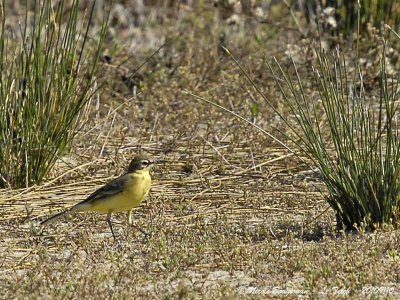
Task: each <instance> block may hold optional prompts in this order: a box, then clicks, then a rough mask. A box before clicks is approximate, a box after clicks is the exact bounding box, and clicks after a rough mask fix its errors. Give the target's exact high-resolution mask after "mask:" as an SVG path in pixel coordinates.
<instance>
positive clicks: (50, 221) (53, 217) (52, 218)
mask: <svg viewBox="0 0 400 300" xmlns="http://www.w3.org/2000/svg"><path fill="white" fill-rule="evenodd" d="M70 213H71V210H70V209H69V210H67V211H62V212H60V213H58V214H56V215H54V216H51V217H50V218H48V219H46V220H44V221H42V222H40V225H47V224H51V223H53V222H55V221H57V220H58V219H60V218H61V217H63V216H67V215H69V214H70Z"/></svg>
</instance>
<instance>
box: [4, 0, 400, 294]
mask: <svg viewBox="0 0 400 300" xmlns="http://www.w3.org/2000/svg"><path fill="white" fill-rule="evenodd" d="M125 2H129V1H125ZM284 12H285V11H284ZM153 13H154V12H153ZM192 14H194V13H193V12H191V11H190V10H189V11H188V12H187V15H186V16H179V17H176V16H175V18H176V23H174V22H173V20H174V19H173V18H170V19H167V21H168V22H167V21H165V22H166V23H165V24H166V25H165V26H163V28H160V27H159V26H153V27H154V28H153V30H154V32H155V33H154V36H158V35H161V36H162V35H167V36H171V35H173V34H171V32H172V31H173V30H176V28H182V27H184V25H183V23H184V21H183V20H186V21H185V22H188V20H190V16H193V15H192ZM210 18H211V19H210ZM210 20H213V21H212V22H213V23H211V24H210ZM191 22H193V23H194V25H196V26H188V27H187V28H188V29H187V30H186V31H185V32H184V34H183V36H181V37H179V38H177V39H176V40H175V41H174V43H173V44H172V45H169V46H167V47H165V48H164V49H163V50H162V51H161V52H160V54H158V55H157V56H156V57H155V58H154V59H153V60H151V61H150V62H149V63H148V64H147V65H146V66H145V67H144V68H143V69H141V70H140V71H139V73H138V74H136V75H135V76H134V77H133V79H132V80H129V81H128V82H127V81H126V80H125V82H124V81H123V80H121V78H122V77H124V78H125V79H126V77H127V76H129V74H131V72H133V71H134V70H135V69H136V68H137V66H138V64H139V63H140V60H141V57H145V56H146V55H148V52H147V50H146V51H143V52H138V53H137V55H136V56H135V57H133V58H132V59H131V60H129V61H128V63H126V64H124V68H117V67H116V66H118V64H119V63H120V62H122V61H124V60H125V59H126V58H127V55H129V49H128V50H126V49H127V48H125V47H124V46H126V45H121V44H117V45H116V46H114V48H112V47H111V46H110V49H109V52H110V53H111V54H110V55H111V56H112V59H113V61H112V63H111V64H109V65H103V68H104V69H105V70H106V71H107V72H106V74H107V75H105V76H106V80H107V85H106V86H105V89H104V90H103V91H102V92H101V94H100V95H99V100H98V102H97V103H95V102H94V103H93V112H92V115H91V118H90V120H89V121H88V122H87V124H86V125H85V126H84V131H83V132H81V133H80V134H79V136H78V137H77V140H76V143H75V145H74V148H73V151H72V153H71V154H70V155H68V156H66V157H63V158H62V160H61V159H60V161H59V162H58V163H57V165H56V167H55V169H54V171H53V173H52V174H51V175H50V176H49V178H48V180H47V182H46V183H44V184H43V185H41V186H34V187H31V188H29V189H22V190H2V191H0V206H1V210H0V265H1V269H0V289H1V291H2V297H1V298H4V299H9V298H33V299H36V298H41V299H42V298H55V299H59V298H87V299H102V298H117V299H128V298H133V299H149V298H154V299H160V298H161V299H192V298H194V299H200V298H207V299H213V298H224V299H227V298H228V299H236V298H243V297H245V298H255V299H265V298H284V297H286V298H297V297H302V296H301V293H305V296H303V298H326V299H336V298H345V297H346V296H347V297H349V295H350V297H351V298H352V299H364V298H365V297H371V298H392V299H395V298H399V297H400V277H399V274H400V269H399V265H400V264H399V260H400V254H399V250H398V249H400V234H399V231H398V230H394V229H392V228H383V229H380V230H377V231H376V232H374V233H368V234H367V233H362V232H361V233H360V234H357V235H348V236H337V233H336V231H335V217H334V214H333V212H332V211H331V210H330V209H328V206H327V204H326V202H325V201H324V193H323V191H324V188H323V186H321V183H320V181H319V179H318V174H314V173H312V172H309V171H308V170H307V168H306V167H305V166H304V165H303V164H302V163H301V162H300V160H299V159H297V158H295V157H294V156H292V155H289V154H288V153H287V152H285V151H284V150H283V149H281V148H278V147H277V146H276V145H275V144H274V143H273V142H272V141H270V140H266V139H265V137H263V136H262V135H261V134H260V133H258V132H255V131H254V129H252V128H250V127H249V126H247V125H244V124H242V123H240V122H238V121H237V120H236V119H234V118H233V117H231V116H228V115H224V114H223V113H222V112H221V111H219V110H217V109H215V108H213V107H209V106H208V105H206V104H205V103H196V102H193V100H192V99H190V98H188V97H187V96H185V95H184V94H183V93H182V90H191V91H194V92H196V93H201V94H202V95H204V96H207V97H210V98H212V99H217V100H218V101H219V102H220V103H222V104H224V105H225V106H227V107H229V108H231V109H234V110H235V111H238V112H241V114H242V115H244V116H245V117H249V118H250V117H251V111H250V109H249V106H250V105H251V104H253V103H254V102H257V97H256V94H255V93H253V92H252V91H251V90H250V87H249V86H248V85H247V84H246V83H245V80H244V79H243V78H240V76H238V75H237V70H236V69H235V68H234V66H233V63H232V62H231V61H230V60H229V58H227V57H225V56H224V55H223V54H220V53H218V51H217V49H218V36H219V32H220V30H226V31H227V32H229V40H228V43H229V45H228V46H230V47H231V49H232V48H233V51H236V54H238V56H239V57H240V58H241V59H242V61H243V63H244V65H246V66H248V68H249V69H251V73H252V74H253V75H254V76H255V78H257V82H259V83H262V84H263V89H265V90H266V91H268V93H267V94H268V95H271V96H273V97H276V90H275V89H274V87H273V82H272V79H271V78H270V76H269V75H268V74H267V72H266V68H265V66H264V65H263V64H262V59H263V55H262V53H261V52H262V51H266V52H268V53H273V54H276V53H281V55H282V56H284V54H283V53H284V50H285V47H286V44H285V43H286V42H287V41H288V40H293V38H294V37H297V38H298V36H296V31H295V30H294V29H295V26H294V27H290V29H291V30H287V28H281V29H279V30H280V31H279V37H278V36H276V35H275V34H276V31H277V30H278V29H277V26H275V25H274V24H263V25H259V26H264V27H257V26H252V27H251V28H252V29H251V30H250V29H249V30H250V33H249V34H248V35H247V36H246V35H244V34H243V28H240V27H232V26H227V25H225V24H226V23H225V21H223V20H219V21H216V19H215V16H214V10H213V9H211V8H209V10H206V11H204V12H203V14H202V15H201V17H198V19H193V20H191ZM117 24H121V23H117ZM174 24H175V25H176V26H175V25H174ZM114 26H115V27H116V28H117V27H118V26H117V25H115V24H114ZM149 26H150V25H149ZM174 26H175V27H174ZM244 26H250V25H244ZM288 26H290V25H288ZM245 28H247V27H245ZM292 29H293V30H292ZM257 30H258V31H257ZM148 32H151V31H148ZM256 33H258V37H259V38H260V39H261V40H263V39H264V38H266V37H268V38H271V36H272V35H273V36H274V37H273V38H272V40H270V42H269V43H268V45H266V44H265V45H264V44H263V45H264V46H265V47H264V48H262V51H261V50H260V49H261V48H260V46H256V44H257V43H255V42H254V35H253V34H256ZM124 34H125V32H124ZM126 36H129V32H128V33H126V35H124V37H126ZM301 43H303V44H304V45H306V44H307V41H305V40H303V41H302V42H301ZM245 45H247V48H246V47H245ZM156 47H157V46H156ZM131 50H132V49H131ZM136 50H137V49H136ZM212 51H214V52H212ZM210 53H211V55H210ZM249 53H251V54H249ZM135 85H136V87H137V90H135V88H133V87H134V86H135ZM276 105H277V106H279V105H280V104H279V99H278V98H277V100H276ZM257 122H258V124H259V125H260V126H263V127H264V128H269V126H280V123H279V120H278V119H276V118H275V117H274V116H273V114H272V112H271V111H268V109H267V108H266V107H264V106H263V105H262V104H261V103H260V113H259V115H258V116H257ZM138 152H145V153H148V154H151V155H153V156H154V157H155V158H159V159H162V160H165V163H164V164H159V165H157V166H156V167H155V169H154V171H153V178H154V185H153V188H152V191H151V194H150V196H149V197H148V199H147V200H146V202H145V203H144V204H143V205H141V206H140V207H139V208H138V209H136V210H135V213H134V217H135V225H136V226H139V227H140V228H142V229H143V230H145V231H146V232H147V233H149V235H148V236H145V235H143V234H142V233H141V232H139V231H138V230H136V229H134V228H129V227H128V226H127V225H126V224H125V222H126V221H125V215H124V214H115V216H114V217H113V222H114V224H115V225H114V228H115V230H116V235H117V242H114V241H113V238H112V236H111V233H110V232H109V228H108V225H107V223H106V222H105V216H104V215H100V214H95V213H87V214H83V213H82V214H77V215H75V216H72V217H70V218H68V220H64V221H61V222H58V223H56V224H52V225H50V226H48V227H46V228H39V226H38V225H37V221H38V220H41V219H42V218H44V217H46V216H48V215H50V214H51V213H54V212H56V211H59V210H60V209H62V208H64V207H68V206H70V205H72V204H74V203H76V202H78V201H79V200H81V199H83V198H85V197H86V196H87V195H88V194H90V193H91V192H92V191H93V190H95V189H96V188H98V187H99V186H101V185H102V184H104V183H105V182H106V181H108V180H109V179H111V178H113V177H115V176H117V175H119V174H120V173H121V172H122V171H123V169H124V168H125V167H126V164H127V162H128V161H129V159H130V158H131V157H132V156H133V155H134V154H136V153H138ZM370 288H381V289H380V290H372V289H370ZM363 292H364V294H363ZM285 293H289V294H285ZM290 293H292V294H290Z"/></svg>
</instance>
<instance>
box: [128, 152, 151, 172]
mask: <svg viewBox="0 0 400 300" xmlns="http://www.w3.org/2000/svg"><path fill="white" fill-rule="evenodd" d="M153 163H154V162H153V161H152V160H151V159H150V158H149V157H147V156H145V155H137V156H135V157H134V158H133V159H132V161H131V163H130V164H129V167H128V173H134V172H136V171H139V170H150V168H151V166H152V165H153Z"/></svg>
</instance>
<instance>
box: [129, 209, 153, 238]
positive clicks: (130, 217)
mask: <svg viewBox="0 0 400 300" xmlns="http://www.w3.org/2000/svg"><path fill="white" fill-rule="evenodd" d="M132 210H133V209H131V210H128V224H129V225H130V226H132V227H133V228H135V229H136V230H139V231H140V232H141V233H142V234H144V235H145V236H146V237H148V236H149V233H148V232H146V231H145V230H143V229H142V228H140V227H138V226H136V225H134V224H133V222H132Z"/></svg>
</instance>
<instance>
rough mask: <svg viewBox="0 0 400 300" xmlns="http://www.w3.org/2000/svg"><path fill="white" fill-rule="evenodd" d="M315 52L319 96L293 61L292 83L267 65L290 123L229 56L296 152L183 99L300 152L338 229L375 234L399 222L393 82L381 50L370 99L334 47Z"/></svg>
mask: <svg viewBox="0 0 400 300" xmlns="http://www.w3.org/2000/svg"><path fill="white" fill-rule="evenodd" d="M357 48H358V47H357ZM228 53H229V52H228ZM316 53H317V58H318V65H317V67H316V68H314V75H315V86H316V89H317V92H318V95H319V96H318V97H310V93H309V92H306V90H307V89H306V87H305V85H304V84H303V82H302V80H301V78H300V75H299V72H298V69H297V67H296V64H295V63H294V61H293V66H294V71H295V78H294V79H292V78H291V76H290V75H289V74H288V72H286V71H284V70H283V68H282V66H281V65H280V64H279V62H278V61H277V60H276V59H275V60H274V64H271V63H270V62H267V65H268V67H269V69H270V71H271V73H272V75H273V77H274V79H275V81H276V84H277V86H278V88H279V91H280V93H281V95H282V97H283V101H284V103H285V104H286V105H285V107H287V108H288V110H289V115H290V116H291V117H290V118H289V117H285V115H284V114H283V113H281V112H279V111H278V110H277V109H276V107H275V106H274V104H273V103H271V102H270V101H269V100H268V98H267V96H265V95H264V94H263V93H262V92H261V90H260V89H259V88H258V87H257V85H256V84H255V83H254V81H253V80H252V79H251V77H250V75H249V74H248V73H246V71H245V70H244V69H243V68H242V67H241V65H240V64H239V63H238V62H237V60H235V58H233V56H232V58H233V59H234V60H235V62H236V64H237V65H238V67H239V68H240V69H241V70H242V72H243V73H244V75H245V76H246V77H247V79H248V80H249V82H250V83H251V85H252V86H253V87H254V88H255V89H256V90H257V92H258V93H259V94H260V95H261V96H262V97H263V99H264V100H265V102H266V103H267V104H268V105H269V106H270V107H271V108H272V109H273V110H274V111H275V112H276V113H277V115H279V117H280V118H281V119H282V121H283V122H284V123H285V124H286V126H287V127H288V128H289V131H288V133H287V134H286V133H284V132H282V131H280V135H283V136H285V137H286V138H287V139H288V140H289V141H291V142H292V143H293V144H294V145H295V147H296V148H297V150H296V151H295V150H292V149H291V148H290V147H289V146H288V145H287V144H285V143H284V142H281V141H280V140H278V139H277V138H276V137H274V135H273V134H271V133H269V132H267V131H265V130H264V129H262V128H260V127H259V126H258V125H255V124H253V123H252V122H250V121H248V120H246V119H245V118H243V117H241V116H239V115H237V114H236V113H234V112H232V111H229V110H228V109H226V108H223V107H221V106H220V105H218V104H216V103H214V102H212V101H209V100H206V99H204V98H202V97H199V96H196V95H193V94H191V93H189V94H190V95H191V96H194V97H195V98H197V99H201V100H203V101H206V102H208V103H211V104H213V105H215V106H217V107H219V108H221V109H223V110H225V111H228V112H230V113H232V114H234V115H235V116H237V117H239V118H240V119H242V120H244V121H246V122H248V123H250V124H251V125H252V126H254V127H255V128H257V129H258V130H260V131H262V132H263V133H264V134H266V135H267V136H269V137H272V138H273V139H274V140H275V141H277V142H278V143H280V144H281V145H283V146H284V147H286V148H287V149H288V150H290V151H292V152H294V153H295V154H297V153H298V151H300V152H301V153H302V154H303V155H305V156H306V157H308V158H309V159H310V160H311V161H312V163H313V164H314V165H315V166H316V167H317V168H318V169H319V170H320V172H321V174H322V180H323V182H324V183H325V185H326V187H327V191H328V196H327V202H328V203H329V205H330V206H331V207H332V208H333V209H334V211H335V212H336V216H337V225H338V229H339V230H340V229H345V230H358V229H360V228H363V229H367V230H374V229H375V228H377V227H379V226H381V225H383V224H393V225H396V224H397V223H398V221H399V217H400V214H399V206H400V129H399V127H398V119H399V104H398V102H399V100H400V97H399V86H398V82H399V81H398V78H397V79H396V80H397V81H396V80H395V79H392V80H390V79H388V76H387V72H386V68H385V66H386V62H385V45H383V50H382V57H381V64H380V76H379V77H380V84H379V94H378V96H377V99H376V98H374V97H373V96H372V95H366V91H365V89H364V86H363V78H362V76H361V70H360V68H359V66H358V64H357V63H356V65H355V68H354V71H353V72H351V73H352V75H350V74H349V68H348V67H347V65H346V61H345V59H344V56H342V55H341V53H340V51H339V50H338V49H336V50H335V51H334V53H333V55H332V56H330V55H327V53H326V52H325V51H324V50H322V49H321V48H319V49H316ZM357 53H358V50H357ZM355 61H358V57H357V58H356V60H355Z"/></svg>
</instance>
